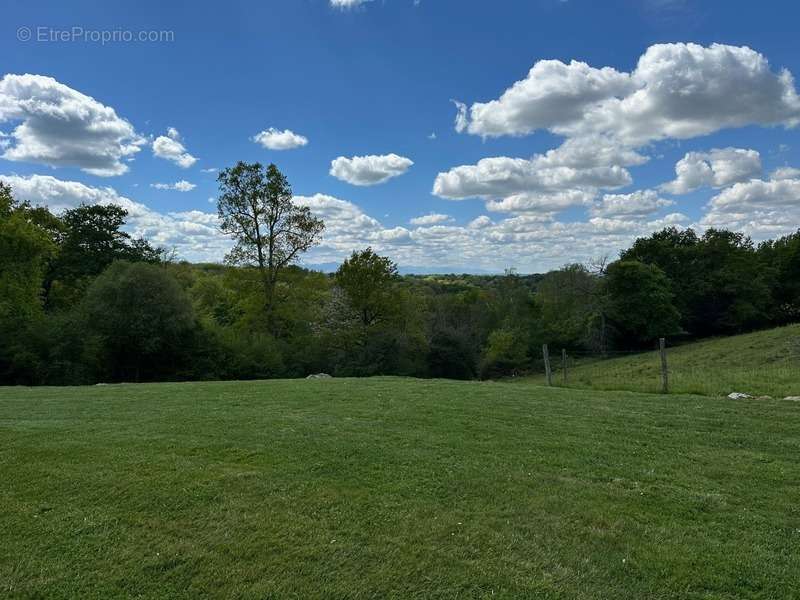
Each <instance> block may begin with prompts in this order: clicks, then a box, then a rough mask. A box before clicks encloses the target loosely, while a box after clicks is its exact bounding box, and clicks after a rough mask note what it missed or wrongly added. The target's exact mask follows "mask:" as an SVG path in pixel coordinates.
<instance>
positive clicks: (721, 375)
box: [531, 325, 800, 398]
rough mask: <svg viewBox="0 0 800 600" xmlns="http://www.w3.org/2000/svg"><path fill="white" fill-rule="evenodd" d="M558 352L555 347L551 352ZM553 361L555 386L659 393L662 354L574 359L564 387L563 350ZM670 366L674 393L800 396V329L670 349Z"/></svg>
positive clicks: (541, 378) (541, 380)
mask: <svg viewBox="0 0 800 600" xmlns="http://www.w3.org/2000/svg"><path fill="white" fill-rule="evenodd" d="M554 352H555V351H554V350H553V349H551V354H553V353H554ZM612 356H613V355H612ZM551 360H552V365H553V369H554V375H553V383H554V384H555V385H559V386H563V385H566V387H571V388H578V389H596V390H627V391H639V392H648V393H655V392H659V391H660V390H661V357H660V354H659V353H658V352H644V353H641V354H629V355H623V356H617V357H612V358H608V359H605V360H599V359H598V358H596V357H595V358H587V357H570V358H569V359H568V363H567V365H568V366H567V382H566V384H564V382H563V379H562V361H561V354H560V350H558V353H557V356H554V357H553V358H552V359H551ZM667 363H668V374H669V390H670V392H675V393H679V394H702V395H707V396H727V395H728V394H730V393H731V392H743V393H746V394H750V395H752V396H762V395H768V396H773V397H775V398H784V397H786V396H800V325H789V326H786V327H779V328H776V329H770V330H766V331H758V332H755V333H748V334H743V335H737V336H730V337H723V338H715V339H710V340H705V341H702V342H695V343H691V344H685V345H682V346H676V347H668V348H667ZM531 381H532V382H535V383H538V384H544V382H545V378H544V376H543V375H539V376H535V377H533V378H531Z"/></svg>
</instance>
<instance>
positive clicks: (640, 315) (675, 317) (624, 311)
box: [605, 260, 680, 346]
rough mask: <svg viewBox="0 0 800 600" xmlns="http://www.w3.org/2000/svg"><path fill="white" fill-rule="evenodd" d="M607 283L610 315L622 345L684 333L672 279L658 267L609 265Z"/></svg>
mask: <svg viewBox="0 0 800 600" xmlns="http://www.w3.org/2000/svg"><path fill="white" fill-rule="evenodd" d="M605 283H606V285H607V286H608V292H609V299H610V307H609V316H610V317H611V320H612V321H613V323H614V325H615V328H616V330H617V332H618V334H619V335H620V337H621V340H620V342H621V345H624V346H628V345H630V344H633V345H636V344H640V343H642V344H643V343H646V342H649V341H652V340H654V339H656V338H658V337H661V336H667V335H671V334H674V333H677V332H678V331H680V313H678V311H677V310H676V309H675V306H674V305H673V303H672V299H673V295H672V291H671V290H670V282H669V279H667V277H666V275H664V272H663V271H662V270H661V269H659V268H658V267H657V266H655V265H646V264H644V263H641V262H639V261H636V260H622V261H617V262H614V263H611V265H609V267H608V270H607V274H606V278H605ZM622 340H625V341H624V342H623V341H622Z"/></svg>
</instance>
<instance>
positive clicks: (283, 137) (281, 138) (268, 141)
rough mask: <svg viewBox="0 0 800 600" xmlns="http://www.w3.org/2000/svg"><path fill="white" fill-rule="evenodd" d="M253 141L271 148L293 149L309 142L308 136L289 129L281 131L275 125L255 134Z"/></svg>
mask: <svg viewBox="0 0 800 600" xmlns="http://www.w3.org/2000/svg"><path fill="white" fill-rule="evenodd" d="M252 139H253V141H254V142H256V143H257V144H261V145H262V146H263V147H264V148H267V149H269V150H292V149H294V148H301V147H303V146H305V145H306V144H308V138H307V137H305V136H302V135H299V134H297V133H295V132H293V131H290V130H289V129H284V130H283V131H279V130H277V129H275V128H274V127H270V128H269V129H265V130H264V131H261V132H260V133H257V134H256V135H254V136H253V138H252Z"/></svg>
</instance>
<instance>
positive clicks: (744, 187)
mask: <svg viewBox="0 0 800 600" xmlns="http://www.w3.org/2000/svg"><path fill="white" fill-rule="evenodd" d="M784 174H786V175H788V173H784ZM779 175H782V174H779ZM707 208H708V212H707V213H706V214H705V215H704V216H703V218H702V219H701V221H700V225H701V226H702V227H718V228H726V229H732V230H734V231H744V232H745V233H747V234H748V235H751V236H753V237H754V238H755V239H765V238H768V237H775V236H780V235H785V234H787V233H792V232H794V231H796V230H797V228H798V223H800V177H798V178H787V179H771V180H766V181H765V180H762V179H752V180H750V181H747V182H742V183H736V184H734V185H732V186H731V187H729V188H726V189H724V190H722V191H721V192H720V193H719V194H717V195H716V196H714V197H713V198H712V199H711V201H710V202H709V203H708V207H707Z"/></svg>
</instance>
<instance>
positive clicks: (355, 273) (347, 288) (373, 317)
mask: <svg viewBox="0 0 800 600" xmlns="http://www.w3.org/2000/svg"><path fill="white" fill-rule="evenodd" d="M396 280H397V265H396V264H394V263H393V262H392V261H391V260H390V259H388V258H386V257H384V256H378V255H377V254H375V252H373V251H372V248H367V249H366V250H362V251H361V252H353V254H352V255H351V256H350V258H347V259H345V261H344V262H343V263H342V265H341V266H340V267H339V270H338V271H336V277H335V281H336V285H338V286H339V287H340V288H342V290H344V293H345V294H346V295H347V298H348V300H349V302H350V306H351V307H352V308H353V310H355V311H356V313H357V314H358V317H359V319H360V320H361V324H362V325H363V326H364V327H369V326H370V325H373V324H374V323H376V322H377V321H379V320H381V319H386V318H387V317H389V316H390V315H391V313H392V307H393V304H394V303H393V289H394V285H393V283H394V282H395V281H396Z"/></svg>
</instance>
